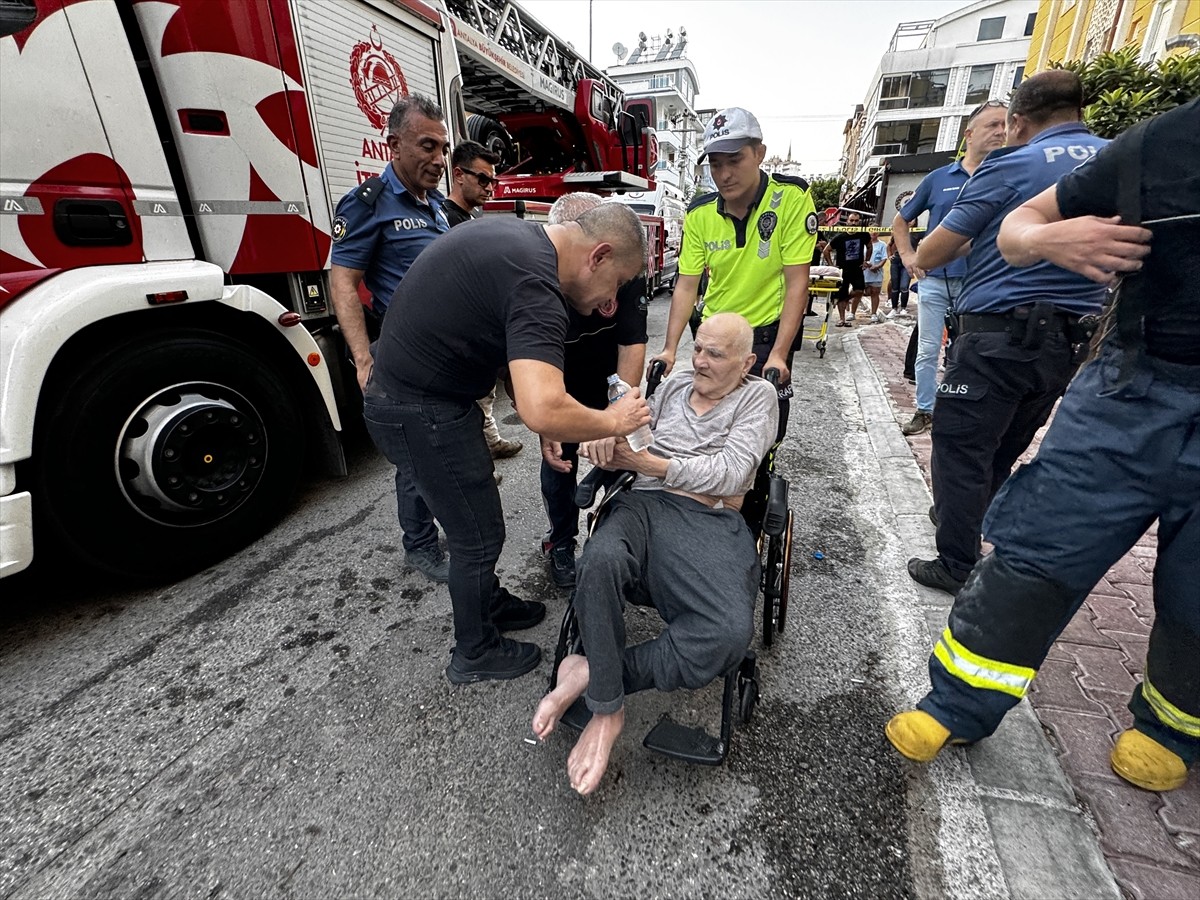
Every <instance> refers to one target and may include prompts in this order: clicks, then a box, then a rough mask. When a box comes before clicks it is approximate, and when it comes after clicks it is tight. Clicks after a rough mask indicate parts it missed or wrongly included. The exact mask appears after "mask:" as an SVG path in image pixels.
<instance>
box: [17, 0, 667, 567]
mask: <svg viewBox="0 0 1200 900" xmlns="http://www.w3.org/2000/svg"><path fill="white" fill-rule="evenodd" d="M435 2H436V0H435ZM467 6H469V7H470V10H467ZM451 9H453V10H454V11H455V13H456V14H455V15H451V14H450V12H449V10H451ZM472 11H473V12H472ZM470 15H475V16H476V24H477V25H480V26H483V27H486V24H487V23H486V22H485V21H484V19H482V18H479V17H480V16H483V17H485V18H486V19H487V20H488V21H490V22H491V23H492V25H493V26H494V30H493V33H492V34H491V35H489V34H485V33H484V32H483V31H482V30H481V28H477V27H474V26H472V24H471V22H470V21H468V20H469V18H470ZM519 15H520V14H519V11H517V9H516V7H515V6H514V5H513V4H511V3H507V2H504V0H471V2H470V3H469V4H458V3H455V2H453V0H451V2H450V3H449V5H448V6H445V7H438V6H434V5H429V4H427V3H424V2H421V0H5V2H2V3H0V86H2V87H0V576H3V575H9V574H12V573H14V572H17V571H20V570H22V569H23V568H25V567H27V566H28V565H29V564H30V562H31V560H32V557H33V552H34V539H35V536H36V539H37V546H38V548H39V553H43V552H46V551H47V550H49V551H51V552H52V553H53V555H55V556H58V555H60V553H61V554H65V555H66V556H67V557H68V558H71V559H74V560H77V561H81V562H83V563H84V564H86V565H88V566H91V567H94V568H100V569H104V570H108V571H112V572H117V573H120V574H123V575H134V576H142V577H151V578H161V577H169V576H174V575H177V574H180V573H183V572H186V571H189V570H193V569H195V568H197V567H198V566H200V565H203V564H205V563H207V562H209V561H212V560H215V559H219V558H221V557H222V556H224V555H226V554H227V553H229V552H231V551H232V550H234V549H236V548H238V547H240V546H243V545H244V544H245V543H247V542H248V541H250V540H251V539H253V538H254V537H255V536H257V535H258V534H259V533H261V532H262V530H264V529H265V528H266V527H267V526H268V525H269V524H270V523H271V521H272V520H273V519H274V518H275V517H276V516H278V515H279V513H280V512H281V511H282V510H283V509H284V508H285V507H286V500H287V498H288V496H289V495H290V493H291V492H292V490H293V488H294V487H295V485H296V483H297V482H298V480H299V479H300V478H301V476H302V475H303V474H304V473H305V472H307V471H312V470H316V471H324V472H331V473H343V472H344V471H345V463H344V460H343V458H342V451H341V443H340V435H339V432H340V430H341V418H340V415H339V401H340V399H341V398H342V396H343V394H345V395H346V396H347V397H352V396H353V393H354V391H356V387H355V386H354V384H353V379H352V378H349V379H347V378H345V377H344V373H343V371H342V360H343V351H342V349H341V343H340V339H339V337H338V334H337V329H336V327H335V324H334V320H333V317H332V315H331V312H332V310H331V306H330V303H329V287H328V278H327V275H328V266H329V251H330V243H331V238H330V231H331V215H332V209H333V206H334V204H335V203H336V201H337V199H338V198H339V197H341V196H342V194H344V193H345V192H346V191H347V190H349V189H350V188H352V187H353V186H354V185H356V184H358V183H360V182H361V181H362V180H364V179H365V178H367V177H369V176H370V175H372V174H375V173H376V172H378V171H379V170H380V169H381V168H382V167H383V166H384V165H386V164H387V162H388V159H389V155H388V150H387V145H386V141H385V132H386V118H387V114H388V112H389V111H390V109H391V107H392V105H393V104H394V103H395V101H396V100H397V99H398V98H399V97H400V96H403V95H405V94H407V93H410V92H415V93H422V94H425V95H427V96H430V97H436V98H438V99H439V101H440V102H441V104H442V105H443V106H444V107H445V108H446V109H447V110H448V112H449V114H450V118H451V131H452V133H453V134H455V135H456V136H457V137H459V138H462V137H466V136H467V135H468V134H473V135H476V136H480V137H483V138H485V139H487V140H488V141H489V142H493V143H495V142H500V143H501V144H504V142H505V141H507V148H508V152H509V153H510V154H516V156H513V157H512V158H511V159H510V162H511V163H512V165H511V166H510V173H511V174H510V175H507V176H506V178H505V179H504V182H503V184H504V185H505V186H506V187H505V188H504V190H508V187H507V186H508V185H516V184H518V183H521V184H534V185H537V187H536V194H537V195H538V196H545V195H550V196H551V197H552V196H557V193H554V192H555V191H557V192H558V193H561V192H564V191H566V190H573V189H576V188H577V187H579V186H582V187H585V188H589V189H597V188H600V189H608V190H620V189H622V188H627V187H631V186H634V185H637V186H641V185H642V184H644V183H645V184H648V183H649V178H648V177H647V175H648V173H650V172H652V171H653V164H654V154H655V152H656V151H655V147H656V144H655V141H654V138H653V130H652V129H650V128H649V127H648V121H647V120H646V119H645V118H644V115H643V118H638V117H637V116H636V115H634V114H633V113H629V112H627V111H626V110H624V108H623V107H622V104H621V98H620V94H619V92H616V93H614V91H615V86H613V85H611V83H608V82H606V80H604V79H603V77H602V76H601V77H595V76H597V75H598V74H599V73H594V72H590V71H588V70H586V69H584V68H582V67H581V66H580V65H579V64H578V63H579V60H578V58H577V57H575V56H574V55H573V54H572V53H568V52H567V50H566V45H565V44H563V43H562V42H560V41H558V40H557V39H556V38H553V36H551V35H549V34H548V33H543V30H541V29H540V26H537V25H536V23H534V25H533V26H529V25H528V23H522V22H521V20H520V18H519ZM514 17H516V18H514ZM514 23H515V24H514ZM472 32H474V33H472ZM539 35H540V37H539ZM506 47H507V49H505V48H506ZM506 53H507V54H508V55H507V56H505V55H504V54H506ZM518 53H520V54H524V55H525V56H526V57H528V59H529V60H530V62H524V63H522V64H523V65H525V66H526V68H525V69H521V70H520V71H519V73H518V74H520V77H519V78H514V77H508V78H501V77H496V71H497V69H498V70H500V71H503V70H505V69H509V68H514V67H515V63H514V62H513V60H517V61H518V62H520V61H521V59H520V57H519V56H518ZM472 54H474V55H475V56H476V57H483V58H486V59H489V60H491V65H492V76H490V77H489V78H488V79H487V81H488V84H484V82H483V81H482V80H480V78H479V76H480V74H481V71H482V70H481V69H479V68H478V67H477V66H476V67H474V68H472V67H471V66H468V67H467V69H468V75H472V74H473V75H474V76H475V77H474V78H468V79H466V81H467V82H469V83H470V85H473V86H474V87H469V89H468V90H467V91H464V78H463V74H462V72H461V70H460V67H459V63H460V59H468V58H471V57H472ZM510 57H511V58H510ZM514 85H516V87H514ZM530 87H533V88H536V89H537V90H539V91H541V92H542V94H544V95H547V96H543V97H541V99H540V102H539V103H536V104H535V103H526V104H524V105H521V106H517V105H514V106H513V108H512V109H513V112H512V114H511V115H510V110H509V109H508V108H507V107H506V106H505V103H506V102H508V101H509V100H510V99H512V98H513V97H514V95H517V94H525V95H530V94H531V92H530ZM564 98H565V99H564ZM465 100H469V105H468V104H467V103H466V102H464V101H465ZM560 102H561V103H566V106H562V107H560V106H557V105H555V104H556V103H560ZM468 108H469V109H472V110H473V111H475V112H477V113H479V114H487V115H486V116H485V117H486V119H487V121H483V120H480V119H471V120H469V121H468V118H467V114H466V110H467V109H468ZM568 113H569V114H568ZM522 116H525V117H526V118H522ZM497 122H501V123H504V128H503V131H504V134H501V133H500V130H499V126H497V125H496V123H497ZM547 177H549V180H547ZM539 179H540V180H539ZM555 179H557V183H558V184H559V185H560V187H558V188H555V187H554V184H555ZM625 179H633V180H628V181H627V180H625ZM512 190H513V192H514V195H515V196H532V195H527V194H523V193H522V192H521V191H520V190H518V189H517V188H516V187H513V188H512Z"/></svg>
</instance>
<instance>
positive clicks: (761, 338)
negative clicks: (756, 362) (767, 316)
mask: <svg viewBox="0 0 1200 900" xmlns="http://www.w3.org/2000/svg"><path fill="white" fill-rule="evenodd" d="M778 336H779V320H778V319H776V320H775V321H774V322H772V323H771V324H770V325H759V326H758V327H757V328H755V329H754V343H755V345H758V344H774V343H775V338H776V337H778Z"/></svg>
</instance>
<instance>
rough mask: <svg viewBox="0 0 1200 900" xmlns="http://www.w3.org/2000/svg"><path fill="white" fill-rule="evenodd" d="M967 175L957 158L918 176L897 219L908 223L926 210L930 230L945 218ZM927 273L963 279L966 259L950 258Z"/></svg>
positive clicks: (927, 226) (968, 176) (965, 270)
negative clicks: (913, 189) (918, 178)
mask: <svg viewBox="0 0 1200 900" xmlns="http://www.w3.org/2000/svg"><path fill="white" fill-rule="evenodd" d="M970 177H971V176H970V175H969V174H967V170H966V169H964V168H963V167H962V163H961V162H959V161H958V160H955V161H954V162H952V163H950V165H948V166H942V167H941V168H940V169H934V170H933V171H932V172H930V173H929V174H928V175H926V176H925V177H924V178H922V179H921V183H920V184H918V185H917V189H916V191H915V192H914V193H913V195H912V196H911V197H909V198H908V202H907V203H905V204H904V206H902V207H901V208H900V218H902V219H903V220H904V221H905V222H911V221H912V220H913V219H915V218H917V217H918V216H920V215H921V214H922V213H926V212H927V213H929V222H928V223H927V224H926V226H925V228H926V230H927V231H933V229H935V228H937V227H938V225H939V224H940V223H941V221H942V219H944V218H945V217H946V213H948V212H950V208H951V207H953V206H954V203H955V201H956V200H958V194H959V192H960V191H961V190H962V186H963V185H964V184H966V183H967V179H969V178H970ZM926 274H927V275H937V276H939V277H942V278H962V277H963V276H964V275H966V274H967V261H966V260H965V259H955V260H951V261H950V262H948V263H946V265H944V266H939V267H938V268H936V269H930V270H929V271H928V272H927V273H926Z"/></svg>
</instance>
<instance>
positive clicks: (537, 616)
mask: <svg viewBox="0 0 1200 900" xmlns="http://www.w3.org/2000/svg"><path fill="white" fill-rule="evenodd" d="M544 618H546V604H544V603H539V602H538V601H536V600H520V599H518V598H516V597H514V596H513V595H512V594H510V593H509V592H508V589H507V588H500V596H499V597H498V598H497V599H496V600H495V601H493V603H492V624H493V625H495V626H496V628H497V629H499V630H500V631H520V630H521V629H522V628H532V627H533V626H534V625H536V624H537V623H538V622H540V621H542V619H544Z"/></svg>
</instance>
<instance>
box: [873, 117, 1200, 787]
mask: <svg viewBox="0 0 1200 900" xmlns="http://www.w3.org/2000/svg"><path fill="white" fill-rule="evenodd" d="M1197 159H1200V99H1197V100H1193V101H1191V102H1190V103H1187V104H1185V105H1183V106H1181V107H1178V108H1176V109H1175V110H1172V111H1171V112H1168V113H1164V114H1163V115H1161V116H1159V117H1157V118H1155V119H1151V120H1149V121H1148V122H1144V123H1142V124H1141V125H1138V126H1136V127H1135V128H1133V129H1131V130H1130V131H1128V132H1126V133H1125V134H1122V135H1121V136H1120V137H1118V138H1117V139H1116V140H1115V141H1113V142H1112V143H1111V144H1109V145H1108V146H1106V147H1104V148H1102V149H1101V150H1100V151H1099V153H1098V154H1097V155H1096V156H1095V158H1094V159H1093V160H1092V161H1091V162H1088V163H1085V164H1084V165H1082V166H1080V167H1079V168H1077V169H1075V170H1074V171H1073V172H1071V173H1070V174H1068V175H1066V176H1064V177H1063V178H1062V179H1061V180H1060V181H1059V182H1058V184H1057V185H1055V186H1054V187H1051V188H1050V189H1048V190H1046V191H1045V192H1043V193H1041V194H1039V195H1038V196H1036V197H1034V198H1033V199H1032V200H1029V201H1027V202H1026V203H1025V204H1024V205H1023V206H1021V207H1018V208H1017V209H1016V210H1014V211H1013V212H1012V213H1010V214H1009V215H1008V217H1007V218H1006V219H1005V221H1004V224H1003V227H1002V228H1001V230H1000V233H999V237H998V239H997V246H998V247H999V249H1000V251H1001V253H1003V255H1004V258H1005V260H1006V261H1007V262H1008V263H1009V264H1010V265H1013V266H1029V265H1033V264H1034V263H1036V262H1040V261H1042V260H1046V261H1048V262H1051V263H1053V264H1055V265H1057V266H1060V267H1062V268H1065V269H1069V270H1071V271H1074V272H1077V273H1079V274H1081V275H1084V276H1086V277H1088V278H1090V279H1092V280H1093V281H1097V282H1100V283H1108V282H1112V281H1113V280H1114V275H1120V274H1121V273H1125V274H1124V276H1123V279H1122V280H1121V281H1120V283H1119V286H1118V288H1117V293H1116V300H1115V303H1114V305H1113V307H1112V309H1111V310H1110V312H1109V313H1108V314H1107V318H1108V323H1107V324H1108V327H1107V328H1105V329H1103V331H1104V334H1105V337H1104V339H1103V341H1102V342H1101V346H1100V348H1099V355H1098V357H1097V358H1095V359H1093V360H1092V361H1091V362H1090V363H1089V364H1088V365H1087V366H1085V367H1084V368H1083V369H1082V370H1081V371H1080V372H1079V374H1078V375H1077V376H1076V377H1075V380H1074V381H1073V382H1072V383H1071V386H1070V388H1069V389H1068V390H1067V392H1066V394H1065V395H1064V396H1063V399H1062V401H1061V403H1060V404H1059V407H1058V411H1057V413H1056V414H1055V416H1054V420H1053V422H1052V423H1051V425H1050V429H1049V431H1047V433H1046V436H1045V439H1044V440H1043V441H1042V445H1041V448H1040V449H1039V450H1038V454H1037V457H1036V458H1035V459H1034V460H1033V462H1032V463H1030V464H1029V465H1026V466H1022V467H1021V468H1020V469H1019V470H1018V471H1017V472H1016V474H1014V475H1013V476H1011V477H1010V478H1009V479H1008V481H1006V482H1005V484H1004V486H1003V487H1002V488H1001V489H1000V492H999V493H998V494H997V495H996V499H995V500H994V502H993V503H992V506H991V508H990V509H989V510H988V514H987V518H986V519H985V521H984V535H985V537H986V538H987V540H989V541H990V542H991V543H992V544H993V545H994V546H995V551H994V552H993V553H991V554H990V555H988V556H986V557H984V558H983V559H982V560H981V561H980V562H979V563H978V564H977V565H976V566H975V568H974V570H973V571H972V573H971V576H970V578H968V580H967V582H966V584H965V586H964V587H963V588H962V590H961V591H959V593H958V596H957V597H956V598H955V601H954V606H953V608H952V609H951V611H950V619H949V623H948V627H947V629H946V631H945V632H944V634H943V636H942V639H941V641H940V642H939V643H938V645H937V647H936V648H935V650H934V654H933V656H932V657H931V659H930V661H929V673H930V680H931V683H932V690H931V691H930V693H929V694H928V695H926V697H925V698H924V699H923V700H922V701H921V702H920V703H919V704H918V705H917V709H916V710H911V711H908V712H903V713H900V714H899V715H897V716H896V717H895V718H893V719H892V720H891V722H889V723H888V726H887V735H888V738H889V740H891V742H892V744H893V745H894V746H895V747H896V748H897V749H898V750H899V751H900V752H901V753H903V754H904V755H905V756H907V757H909V758H910V759H916V760H918V761H923V762H924V761H928V760H931V759H933V757H934V756H936V754H937V752H938V751H939V750H940V749H941V747H942V746H943V745H944V744H945V743H946V742H947V741H951V742H953V741H960V742H968V743H969V742H972V741H977V740H979V739H980V738H984V737H987V736H988V735H990V734H991V733H992V732H993V731H994V730H995V729H996V727H997V726H998V725H999V724H1000V720H1001V719H1002V718H1003V716H1004V714H1005V713H1006V712H1007V711H1008V710H1009V709H1011V708H1012V707H1013V706H1014V705H1016V704H1017V703H1018V702H1019V701H1020V699H1021V697H1022V696H1023V695H1024V694H1025V692H1026V690H1027V689H1028V687H1029V684H1030V682H1031V681H1032V680H1033V677H1034V675H1035V674H1036V672H1037V669H1038V667H1039V666H1040V665H1041V664H1042V661H1043V659H1044V658H1045V656H1046V653H1047V651H1048V649H1049V648H1050V645H1051V644H1052V643H1053V642H1054V641H1055V639H1056V638H1057V637H1058V635H1059V634H1060V633H1061V632H1062V630H1063V628H1064V627H1066V625H1067V623H1068V622H1069V621H1070V619H1071V617H1072V616H1073V615H1074V614H1075V612H1076V611H1077V610H1078V609H1079V607H1080V605H1081V604H1082V603H1083V601H1084V600H1085V599H1086V598H1087V596H1088V593H1089V592H1090V591H1091V589H1092V587H1093V586H1094V585H1095V584H1096V582H1097V581H1099V580H1100V578H1101V577H1102V576H1103V575H1104V573H1105V572H1107V571H1108V570H1109V568H1110V567H1111V566H1112V565H1113V564H1114V563H1115V562H1117V560H1119V559H1120V558H1121V557H1122V556H1123V555H1124V554H1125V553H1126V552H1128V550H1129V549H1130V547H1132V546H1133V545H1134V543H1136V542H1137V540H1138V539H1139V538H1140V537H1141V536H1142V535H1143V534H1144V533H1145V532H1146V531H1147V529H1149V528H1150V527H1152V526H1154V525H1157V530H1158V555H1157V560H1156V562H1155V566H1154V607H1155V620H1156V621H1155V624H1154V628H1153V630H1152V631H1151V634H1150V644H1149V652H1148V654H1147V658H1146V665H1145V676H1144V678H1143V679H1142V683H1141V684H1139V685H1137V687H1136V688H1135V689H1134V691H1133V698H1132V699H1131V700H1130V702H1129V709H1130V711H1131V712H1132V713H1133V727H1132V728H1130V729H1128V730H1127V731H1125V732H1124V733H1122V734H1121V735H1120V737H1119V738H1118V739H1117V742H1116V745H1115V746H1114V747H1113V750H1112V753H1111V756H1110V762H1111V764H1112V767H1113V769H1114V771H1116V773H1117V774H1118V775H1120V776H1121V777H1122V778H1124V779H1125V780H1126V781H1128V782H1130V783H1131V784H1134V785H1137V786H1138V787H1140V788H1143V789H1145V790H1150V791H1167V790H1172V789H1174V788H1177V787H1179V786H1181V785H1182V784H1183V783H1184V781H1185V780H1186V779H1187V774H1188V768H1189V767H1190V766H1191V765H1192V764H1193V763H1194V762H1195V760H1196V759H1197V758H1198V757H1200V665H1197V662H1196V661H1197V659H1200V603H1198V602H1197V599H1196V598H1197V596H1198V594H1197V588H1196V586H1197V585H1198V584H1200V553H1198V552H1197V548H1200V427H1197V425H1198V423H1200V294H1198V293H1197V289H1196V283H1195V280H1194V279H1195V272H1196V266H1197V265H1198V264H1200V178H1198V177H1197V174H1196V160H1197ZM1117 217H1120V218H1119V219H1118V218H1117ZM1119 222H1127V223H1129V224H1128V225H1123V224H1119ZM1139 225H1140V226H1141V227H1137V226H1139Z"/></svg>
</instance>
